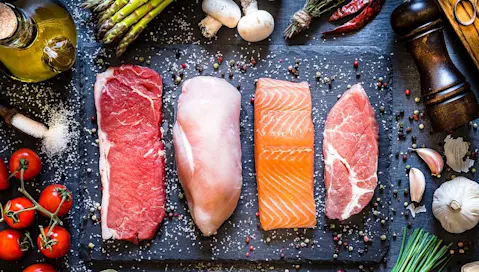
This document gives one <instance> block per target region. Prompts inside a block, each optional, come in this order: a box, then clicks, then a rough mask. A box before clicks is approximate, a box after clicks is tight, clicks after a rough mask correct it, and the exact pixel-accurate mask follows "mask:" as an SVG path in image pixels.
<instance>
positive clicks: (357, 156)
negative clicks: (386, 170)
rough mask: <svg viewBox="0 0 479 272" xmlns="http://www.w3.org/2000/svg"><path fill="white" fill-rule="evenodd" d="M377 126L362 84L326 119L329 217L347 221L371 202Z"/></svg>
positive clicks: (325, 153) (324, 149)
mask: <svg viewBox="0 0 479 272" xmlns="http://www.w3.org/2000/svg"><path fill="white" fill-rule="evenodd" d="M378 132H379V130H378V124H377V122H376V117H375V114H374V110H373V108H372V107H371V104H370V103H369V99H368V96H367V94H366V92H365V91H364V89H363V87H362V86H361V85H360V84H356V85H354V86H352V87H351V89H349V90H348V91H346V92H345V93H344V94H343V96H342V97H341V99H339V101H338V102H337V103H336V105H334V107H333V108H332V109H331V111H330V112H329V114H328V117H327V118H326V124H325V128H324V140H323V154H324V165H325V173H324V183H325V185H326V192H327V194H326V216H327V217H329V218H331V219H339V220H345V219H347V218H349V217H350V216H351V215H354V214H357V213H359V212H360V211H361V210H362V209H363V208H364V207H365V206H366V205H367V204H368V203H369V201H370V200H371V198H372V197H373V194H374V189H375V188H376V184H377V180H378V177H377V174H376V172H377V169H378V152H379V150H378V139H379V134H378Z"/></svg>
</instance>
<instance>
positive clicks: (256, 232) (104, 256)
mask: <svg viewBox="0 0 479 272" xmlns="http://www.w3.org/2000/svg"><path fill="white" fill-rule="evenodd" d="M89 50H93V49H89ZM178 50H180V51H181V57H179V58H176V57H175V51H178ZM85 52H86V54H88V53H87V52H88V50H85ZM158 52H159V53H158ZM217 52H221V53H223V58H224V62H225V63H223V64H222V65H221V66H220V69H218V71H214V69H213V63H214V62H215V61H216V59H215V57H214V56H215V54H217ZM252 52H255V53H254V54H253V53H252ZM379 52H380V50H379V49H377V48H372V47H366V48H361V47H357V48H351V47H348V48H345V47H336V48H333V47H316V46H315V47H300V46H297V47H285V46H270V47H266V48H265V47H261V46H250V47H248V48H247V49H244V50H241V49H237V48H235V47H232V46H228V47H219V46H210V47H209V48H208V49H207V50H205V49H204V48H203V47H201V46H194V45H190V46H174V47H172V46H169V47H165V48H156V47H155V48H154V49H135V50H130V52H129V53H128V55H126V56H124V58H123V60H124V61H125V62H126V63H137V62H138V61H135V59H134V58H135V56H152V58H151V65H150V66H151V68H153V69H155V70H156V71H157V72H159V73H160V74H162V75H163V77H164V86H165V87H164V99H163V100H164V103H163V106H164V113H165V115H164V123H165V124H164V125H163V128H164V140H165V143H166V154H167V177H166V180H167V192H168V195H167V199H168V204H167V207H170V206H173V207H175V208H174V210H173V211H171V212H172V213H177V214H179V215H180V216H181V217H184V218H183V219H180V218H178V217H174V218H169V219H168V218H167V219H166V220H165V222H164V224H163V225H162V227H161V229H160V231H159V235H158V236H157V237H155V239H154V240H153V241H151V246H147V247H145V246H142V247H140V248H138V247H136V246H133V245H131V244H130V243H128V242H123V243H121V242H112V241H109V242H104V243H103V244H102V242H101V238H100V237H98V235H95V234H99V233H100V231H101V230H100V224H99V223H94V222H92V221H91V220H87V221H85V223H86V226H85V228H84V229H82V232H83V233H84V234H85V235H84V236H83V238H82V239H81V242H82V244H83V245H82V246H83V249H84V251H85V252H86V257H87V258H88V257H90V256H91V259H92V260H93V261H96V262H101V261H105V260H110V261H121V262H132V261H135V260H140V259H141V260H142V262H155V261H156V262H158V261H162V262H168V261H170V262H171V261H176V262H178V261H189V262H198V261H212V260H216V261H223V262H231V261H234V262H238V261H249V262H250V261H265V260H269V261H270V262H280V263H281V262H291V263H305V262H310V261H311V262H316V263H359V262H361V263H364V264H378V263H380V262H381V261H382V259H383V257H384V256H385V254H386V253H387V250H388V245H389V242H388V241H385V242H381V241H380V239H379V237H380V236H381V235H383V234H387V230H388V228H387V226H388V224H381V219H385V218H387V217H388V216H389V215H388V212H389V210H388V207H389V205H388V201H389V198H390V190H389V189H390V188H389V187H387V188H386V189H383V190H380V189H379V186H378V188H377V192H376V195H375V196H374V198H373V201H372V202H371V204H370V205H368V207H367V208H366V209H365V210H364V212H363V213H362V214H360V215H358V216H355V217H353V218H352V219H351V220H350V222H345V223H344V224H341V223H340V222H338V221H330V220H327V219H325V216H324V212H323V210H324V184H323V180H324V179H323V172H324V169H323V163H322V157H323V156H322V137H323V134H322V131H323V130H324V120H325V118H326V115H327V113H328V112H329V109H330V108H331V107H332V106H333V105H334V104H335V103H336V101H337V100H338V95H341V94H342V93H343V92H344V91H345V89H346V86H347V85H348V84H355V83H357V82H362V83H363V84H364V86H365V88H366V89H367V92H368V94H369V96H370V99H371V103H372V105H374V107H375V108H376V111H377V119H378V123H379V124H380V135H381V137H380V153H381V156H380V160H379V172H378V177H379V184H382V185H387V184H389V183H390V178H389V166H390V162H391V157H390V156H389V154H390V153H391V149H390V138H391V133H392V132H391V129H390V127H391V124H392V118H391V112H392V109H391V106H392V95H391V91H390V89H389V88H387V89H384V90H378V89H377V88H376V87H375V85H376V83H377V80H376V79H375V78H378V77H383V78H384V81H385V82H386V81H389V80H390V75H391V69H390V66H389V64H390V61H389V57H388V56H384V55H381V54H380V53H379ZM154 53H156V55H155V54H154ZM105 55H108V54H105ZM238 55H243V56H244V57H243V58H240V59H238V57H237V56H238ZM193 56H194V57H193ZM251 56H254V57H255V58H257V59H258V61H257V64H256V65H255V66H254V67H253V66H251V64H250V61H249V60H250V58H251ZM355 58H358V59H359V60H360V62H361V66H360V68H359V69H358V70H356V69H354V68H353V65H352V63H353V61H354V59H355ZM230 59H234V60H235V61H236V62H237V63H238V64H239V63H246V65H247V70H246V72H241V71H240V69H238V68H237V67H236V65H234V66H233V69H231V67H230V66H229V65H228V60H230ZM263 59H264V60H263ZM296 59H298V60H300V64H299V77H298V78H295V77H294V76H293V75H291V74H290V73H289V72H288V66H289V65H293V66H294V65H295V62H296ZM104 60H105V61H107V62H109V59H104ZM244 60H247V61H246V62H244ZM192 62H195V63H197V64H198V63H199V64H200V65H202V67H203V68H204V71H203V72H202V73H201V74H202V75H208V74H211V75H213V76H217V77H221V75H222V74H223V75H225V78H226V79H227V80H228V81H229V82H231V84H232V85H233V86H240V91H241V93H242V111H241V126H242V128H241V139H242V151H243V152H242V153H243V156H242V157H243V158H242V161H243V190H242V193H241V200H240V201H239V203H238V206H237V208H236V210H235V212H234V214H233V216H232V218H231V219H230V220H228V221H226V222H225V223H224V225H223V226H222V227H221V228H220V229H219V231H218V234H217V235H215V236H214V237H209V238H207V237H202V235H201V234H200V233H199V232H198V230H197V229H196V228H193V227H192V226H193V223H192V221H191V218H190V216H189V213H188V211H187V208H186V207H185V204H186V203H185V201H184V200H183V199H179V198H178V195H179V194H182V192H181V190H180V188H178V180H177V176H176V171H175V168H176V167H175V165H174V152H173V148H172V131H171V127H170V126H171V125H172V124H173V123H174V122H175V119H174V116H175V113H174V112H175V109H176V97H177V96H178V95H179V94H180V91H181V87H180V86H177V85H176V84H175V83H174V79H173V78H172V76H170V74H171V72H169V71H168V70H169V69H168V67H170V66H171V65H172V64H176V65H178V64H181V63H187V64H188V66H189V68H187V69H186V70H185V71H184V72H185V75H184V79H188V78H192V77H194V76H196V75H199V74H200V73H199V72H197V71H195V70H194V68H192V67H194V64H193V63H192ZM117 63H118V61H116V60H112V62H111V65H117ZM242 65H243V64H241V66H242ZM89 67H91V66H90V65H88V64H87V65H85V70H86V73H85V75H86V76H87V78H88V80H87V82H86V83H85V85H84V86H85V88H86V89H90V90H91V89H92V86H93V84H94V79H95V77H94V76H95V74H96V73H98V72H99V71H97V70H93V71H92V70H91V69H90V68H89ZM316 71H321V73H322V74H323V76H322V78H325V77H329V78H330V79H331V85H329V84H322V83H321V82H318V81H317V80H316V78H315V74H316ZM229 72H232V73H233V78H231V79H230V78H229ZM356 72H360V73H361V76H360V77H359V78H358V77H356ZM259 77H273V78H279V79H284V80H292V79H295V80H296V81H308V82H309V83H310V85H311V94H312V100H313V122H314V124H315V132H316V133H315V154H316V156H315V158H316V159H315V173H316V175H315V188H316V190H315V198H316V203H317V210H318V215H319V216H318V228H317V229H316V230H303V229H300V230H296V231H294V230H293V229H289V230H278V231H269V232H265V231H262V230H261V229H260V227H259V218H258V217H256V215H255V213H256V212H257V211H258V207H257V190H256V182H255V176H254V145H253V132H254V131H253V116H254V112H253V110H254V107H253V105H252V104H251V102H250V99H251V97H253V95H254V92H255V87H254V79H256V78H259ZM85 105H86V108H85V110H86V114H87V115H95V108H94V101H93V95H88V96H87V101H86V104H85ZM380 106H383V107H384V110H385V113H384V114H381V113H379V109H378V108H379V107H380ZM87 119H88V118H87ZM87 122H90V120H87ZM88 149H89V152H88V156H87V157H88V160H89V161H90V162H91V168H93V169H95V171H94V173H93V175H94V176H97V175H96V173H97V171H96V169H98V163H97V160H98V148H97V147H96V146H89V147H88ZM85 186H86V188H87V191H86V196H85V198H86V201H87V202H88V203H91V201H93V202H101V200H100V199H99V197H100V195H99V194H98V188H95V187H97V186H98V180H96V179H95V180H93V181H92V182H86V183H85ZM211 193H212V194H214V193H215V192H211ZM377 198H380V201H379V202H377V201H376V199H377ZM373 203H377V204H378V207H376V208H374V210H376V211H377V212H379V216H374V215H373V212H372V208H373ZM85 211H86V216H87V217H90V216H91V213H90V212H89V210H88V209H85ZM388 223H389V222H388ZM331 224H334V225H335V228H334V229H331V228H330V225H331ZM323 226H327V227H323ZM349 229H351V232H352V233H351V234H348V231H349ZM345 230H347V231H345ZM359 231H362V232H364V233H365V234H366V235H367V236H368V237H369V238H370V240H371V242H370V243H369V244H368V245H364V243H363V238H362V237H361V236H359V235H358V232H359ZM333 233H342V235H343V237H342V241H344V242H347V243H349V245H348V246H352V247H353V248H354V249H353V252H351V254H349V253H348V249H347V247H345V246H337V245H335V244H336V243H335V242H334V241H333ZM247 236H248V237H251V241H250V243H249V245H248V244H246V243H245V238H246V237H247ZM267 239H269V240H270V242H266V240H267ZM305 239H309V240H310V242H309V243H307V246H301V247H300V248H296V247H297V246H298V245H301V243H302V242H303V241H304V240H305ZM89 242H93V243H94V244H96V245H100V244H102V248H101V249H100V247H98V248H96V249H94V250H93V251H92V253H91V254H89V250H87V245H88V243H89ZM249 246H254V247H255V250H254V252H250V251H249ZM335 248H338V249H339V254H338V255H339V258H338V259H337V260H333V257H332V256H333V253H334V251H335ZM364 249H366V250H367V251H368V252H364V253H362V254H359V253H358V250H364ZM246 252H249V253H248V254H251V256H250V257H246ZM280 253H283V254H284V257H283V258H281V256H280Z"/></svg>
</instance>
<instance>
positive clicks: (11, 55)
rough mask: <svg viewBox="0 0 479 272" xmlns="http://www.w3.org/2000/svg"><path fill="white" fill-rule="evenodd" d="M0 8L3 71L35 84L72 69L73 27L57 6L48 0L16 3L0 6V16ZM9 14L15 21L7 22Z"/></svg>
mask: <svg viewBox="0 0 479 272" xmlns="http://www.w3.org/2000/svg"><path fill="white" fill-rule="evenodd" d="M2 9H3V14H4V16H3V17H4V19H3V20H4V22H2V23H3V24H0V34H1V33H2V25H3V26H4V27H3V37H2V36H1V35H0V69H1V70H3V72H5V73H6V74H7V75H9V76H10V77H12V78H14V79H17V80H20V81H23V82H39V81H44V80H47V79H49V78H52V77H54V76H55V75H57V74H59V73H61V72H63V71H65V70H68V69H70V68H71V67H72V66H73V64H74V62H75V51H76V44H77V35H76V28H75V24H74V22H73V20H72V17H71V15H70V14H69V13H68V11H67V10H66V9H65V8H64V7H63V6H62V5H61V4H58V3H56V2H53V1H50V0H19V1H14V2H11V3H0V14H1V11H2ZM13 14H14V15H15V17H16V18H15V19H16V22H14V21H13V19H12V20H10V19H11V18H10V17H13ZM9 15H10V17H9ZM0 21H1V20H0ZM9 33H11V35H10V34H9ZM2 38H3V39H2Z"/></svg>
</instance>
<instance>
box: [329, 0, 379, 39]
mask: <svg viewBox="0 0 479 272" xmlns="http://www.w3.org/2000/svg"><path fill="white" fill-rule="evenodd" d="M381 8H382V0H372V1H371V3H370V4H369V5H368V6H367V7H366V8H365V9H363V11H361V13H359V14H358V15H357V16H356V17H354V18H353V19H351V20H350V21H348V22H347V23H345V24H343V25H340V26H338V27H336V28H335V29H332V30H329V31H326V32H323V33H322V34H323V35H328V34H341V33H345V32H351V31H354V30H357V29H359V28H362V27H363V26H364V25H365V24H366V23H367V22H369V21H371V20H372V19H373V18H374V16H376V15H377V14H378V13H379V12H380V11H381Z"/></svg>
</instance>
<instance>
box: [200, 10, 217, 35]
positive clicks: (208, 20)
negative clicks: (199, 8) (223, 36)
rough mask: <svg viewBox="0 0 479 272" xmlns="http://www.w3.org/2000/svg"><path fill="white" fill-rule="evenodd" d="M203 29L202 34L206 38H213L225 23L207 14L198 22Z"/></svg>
mask: <svg viewBox="0 0 479 272" xmlns="http://www.w3.org/2000/svg"><path fill="white" fill-rule="evenodd" d="M198 25H199V26H200V29H201V34H203V36H205V37H206V38H213V37H214V36H215V35H216V33H218V30H220V28H221V27H222V26H223V24H222V23H221V22H220V21H218V20H216V19H215V18H213V17H211V16H209V15H208V16H206V17H205V18H204V19H203V20H201V22H200V23H199V24H198Z"/></svg>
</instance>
